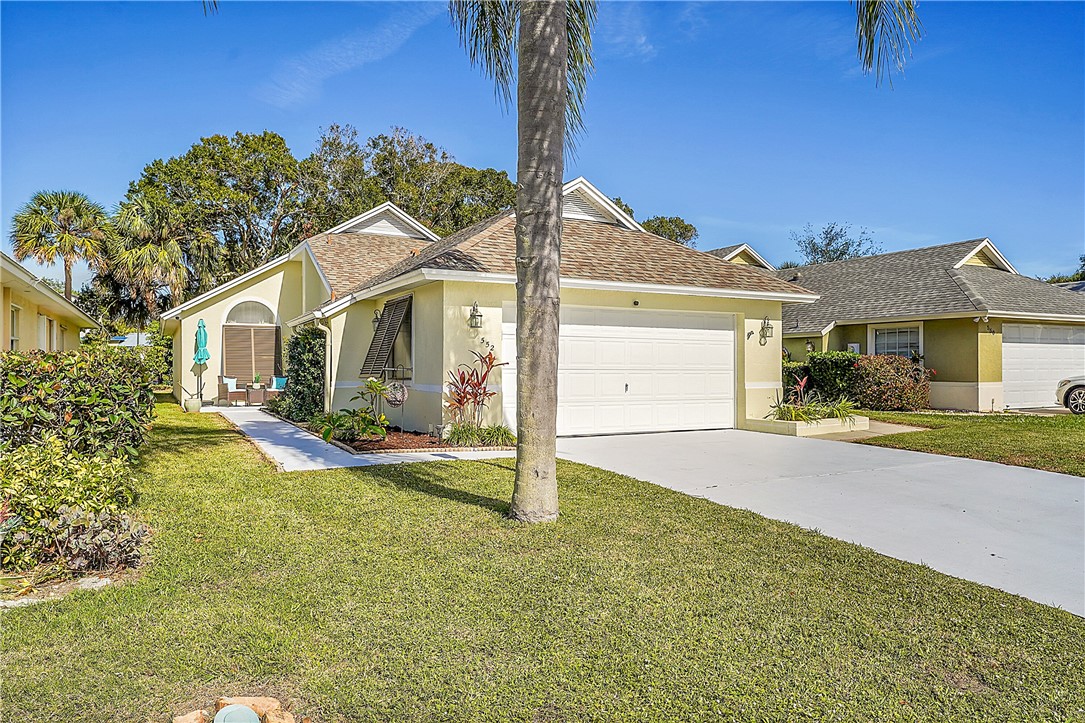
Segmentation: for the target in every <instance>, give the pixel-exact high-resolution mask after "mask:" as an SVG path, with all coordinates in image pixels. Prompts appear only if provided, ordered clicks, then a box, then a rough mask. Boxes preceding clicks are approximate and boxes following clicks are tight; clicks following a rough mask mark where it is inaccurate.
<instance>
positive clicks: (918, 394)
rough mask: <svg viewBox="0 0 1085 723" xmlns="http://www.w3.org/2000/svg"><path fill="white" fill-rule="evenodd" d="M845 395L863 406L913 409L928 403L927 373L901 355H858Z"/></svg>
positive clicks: (929, 395)
mask: <svg viewBox="0 0 1085 723" xmlns="http://www.w3.org/2000/svg"><path fill="white" fill-rule="evenodd" d="M855 372H856V379H855V382H854V383H853V384H852V386H851V387H850V388H849V390H848V397H849V398H850V399H852V401H854V402H856V403H857V404H858V405H859V406H860V407H862V408H863V409H878V410H884V411H914V410H916V409H925V408H926V407H928V406H930V398H931V374H930V372H929V371H928V370H926V369H924V368H923V367H922V365H920V364H918V363H916V362H914V361H912V360H911V359H907V358H905V357H902V356H895V355H891V354H880V355H877V356H861V357H859V359H858V360H857V361H856V362H855Z"/></svg>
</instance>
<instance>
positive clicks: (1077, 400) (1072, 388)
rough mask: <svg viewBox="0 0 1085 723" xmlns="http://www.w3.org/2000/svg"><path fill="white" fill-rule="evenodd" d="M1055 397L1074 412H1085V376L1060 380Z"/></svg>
mask: <svg viewBox="0 0 1085 723" xmlns="http://www.w3.org/2000/svg"><path fill="white" fill-rule="evenodd" d="M1055 399H1056V400H1058V402H1059V404H1061V405H1062V406H1064V407H1066V408H1067V409H1069V410H1070V411H1071V412H1073V413H1074V414H1085V377H1070V378H1069V379H1063V380H1062V381H1061V382H1059V386H1058V388H1057V389H1056V390H1055Z"/></svg>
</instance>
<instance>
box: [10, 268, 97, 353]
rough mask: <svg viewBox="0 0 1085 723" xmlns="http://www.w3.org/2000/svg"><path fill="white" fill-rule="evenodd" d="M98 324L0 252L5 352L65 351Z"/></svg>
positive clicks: (75, 344)
mask: <svg viewBox="0 0 1085 723" xmlns="http://www.w3.org/2000/svg"><path fill="white" fill-rule="evenodd" d="M98 326H99V324H98V322H97V321H95V320H94V319H92V318H91V317H89V316H87V315H86V314H85V313H83V311H82V310H81V309H79V307H77V306H76V305H75V304H73V303H71V302H70V301H68V300H67V299H65V298H64V297H63V296H62V295H61V294H58V293H57V292H55V291H53V290H52V289H51V288H49V287H48V286H46V285H45V284H44V283H42V280H41V279H39V278H38V277H36V276H35V275H34V274H32V273H30V272H29V271H28V270H27V269H26V268H25V267H24V266H22V265H21V264H20V263H19V262H18V261H16V260H15V259H13V258H11V257H10V256H8V255H7V254H5V253H3V252H0V339H2V340H3V345H4V346H3V348H4V349H5V350H8V349H13V350H18V349H21V350H28V349H42V350H44V351H64V350H65V349H75V348H77V347H78V346H79V332H80V331H82V330H83V329H97V328H98Z"/></svg>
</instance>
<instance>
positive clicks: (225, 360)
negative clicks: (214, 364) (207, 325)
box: [222, 301, 282, 385]
mask: <svg viewBox="0 0 1085 723" xmlns="http://www.w3.org/2000/svg"><path fill="white" fill-rule="evenodd" d="M281 373H282V343H281V335H280V332H279V327H278V325H276V323H275V313H274V312H273V311H272V310H271V309H269V308H268V307H267V306H266V305H265V304H262V303H260V302H259V301H242V302H241V303H240V304H238V305H237V306H235V307H234V308H232V309H230V313H229V314H227V315H226V323H225V324H223V325H222V374H223V376H226V377H235V378H236V379H237V381H238V383H239V384H243V385H245V384H249V383H250V382H252V381H254V380H255V378H256V375H257V374H259V375H260V379H261V381H263V382H265V383H266V382H270V381H271V377H272V376H275V375H278V374H281Z"/></svg>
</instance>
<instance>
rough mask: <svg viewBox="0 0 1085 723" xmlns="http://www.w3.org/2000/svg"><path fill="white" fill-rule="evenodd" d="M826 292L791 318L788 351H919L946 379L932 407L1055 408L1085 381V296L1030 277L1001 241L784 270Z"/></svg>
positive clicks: (787, 315)
mask: <svg viewBox="0 0 1085 723" xmlns="http://www.w3.org/2000/svg"><path fill="white" fill-rule="evenodd" d="M777 275H778V277H779V278H780V279H781V280H785V281H790V282H792V283H795V284H799V285H801V286H803V287H804V288H807V289H810V290H811V291H814V292H816V293H817V294H819V295H820V298H819V299H818V301H816V302H815V303H812V304H807V305H802V306H801V307H800V306H797V305H791V306H787V307H785V308H784V310H783V337H784V346H785V348H786V349H787V350H788V352H789V353H790V355H791V358H792V359H794V360H796V361H802V360H804V359H805V358H806V355H807V352H808V351H815V350H816V351H828V350H840V351H847V350H852V351H857V352H859V353H862V354H901V355H905V356H909V355H911V354H913V353H914V354H919V355H922V356H923V358H924V363H925V364H926V366H927V368H929V369H933V370H934V371H935V372H936V374H935V376H934V380H933V381H932V383H931V406H933V407H935V408H943V409H967V410H982V411H987V410H1001V409H1006V408H1009V409H1021V408H1029V407H1049V406H1053V405H1055V388H1056V386H1057V384H1058V381H1059V380H1060V379H1064V378H1066V377H1070V376H1079V375H1082V374H1085V295H1083V294H1080V293H1075V292H1073V291H1071V290H1069V289H1064V288H1060V287H1059V286H1057V285H1054V284H1047V283H1044V282H1042V281H1038V280H1037V279H1033V278H1029V277H1027V276H1022V275H1021V274H1019V273H1018V272H1017V270H1016V269H1014V267H1013V265H1012V264H1011V263H1010V262H1009V261H1008V260H1007V259H1006V257H1005V256H1004V255H1003V254H1002V253H1001V252H1000V251H999V250H998V249H997V248H996V247H995V245H994V244H993V243H992V242H991V240H990V239H986V238H984V239H974V240H971V241H961V242H958V243H952V244H945V245H941V246H930V247H926V248H920V249H912V250H908V251H897V252H894V253H887V254H879V255H877V256H866V257H862V258H856V259H847V260H844V261H835V262H832V263H824V264H812V265H809V266H802V267H798V268H792V269H781V270H780V271H778V272H777Z"/></svg>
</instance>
